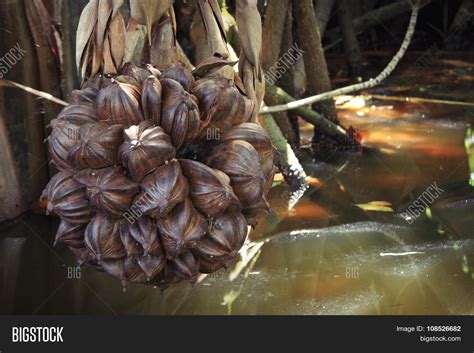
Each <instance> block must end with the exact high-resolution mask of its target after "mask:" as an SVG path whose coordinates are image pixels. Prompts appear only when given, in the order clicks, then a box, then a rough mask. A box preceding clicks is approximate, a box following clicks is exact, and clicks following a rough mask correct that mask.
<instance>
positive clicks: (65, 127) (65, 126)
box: [48, 121, 80, 170]
mask: <svg viewBox="0 0 474 353" xmlns="http://www.w3.org/2000/svg"><path fill="white" fill-rule="evenodd" d="M79 131H80V127H79V126H78V125H75V124H70V123H67V122H65V121H63V122H61V123H55V127H54V129H53V131H52V132H51V135H49V136H48V151H49V155H50V157H51V160H52V161H53V162H54V165H55V166H56V167H57V168H58V169H59V170H62V169H69V168H72V166H71V164H70V163H69V162H68V160H67V156H68V153H69V151H70V149H71V148H72V146H74V145H75V144H76V143H77V141H78V140H79V136H80V135H79Z"/></svg>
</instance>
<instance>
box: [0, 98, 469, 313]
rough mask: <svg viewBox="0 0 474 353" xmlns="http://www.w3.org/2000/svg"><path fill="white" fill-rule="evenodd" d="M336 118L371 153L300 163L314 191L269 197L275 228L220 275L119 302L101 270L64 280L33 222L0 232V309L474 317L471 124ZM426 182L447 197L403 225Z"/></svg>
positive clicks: (266, 228) (380, 109) (428, 108)
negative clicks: (293, 198) (291, 202)
mask: <svg viewBox="0 0 474 353" xmlns="http://www.w3.org/2000/svg"><path fill="white" fill-rule="evenodd" d="M471 108H472V107H471ZM339 117H340V119H341V121H342V122H343V124H344V125H346V126H349V125H353V126H354V127H357V128H358V129H359V130H360V132H361V134H362V136H363V141H364V145H365V146H367V147H368V149H367V150H366V151H364V152H363V153H350V154H346V155H334V156H331V158H330V160H329V161H328V162H327V163H323V162H315V161H313V160H311V158H306V160H304V158H303V160H304V164H305V169H306V171H307V173H308V174H309V175H311V176H312V177H313V178H312V179H311V180H310V184H311V186H310V187H309V188H308V189H307V190H306V192H305V193H304V195H303V196H302V197H301V198H300V199H299V200H298V202H297V203H296V205H295V206H294V208H293V209H292V210H290V211H288V207H287V206H288V200H287V199H285V198H284V197H282V195H285V193H284V191H286V189H285V187H284V186H281V185H280V186H276V187H274V188H273V189H272V192H271V195H270V197H269V198H270V201H271V204H272V205H273V207H274V208H275V210H276V211H275V214H282V215H283V220H282V221H281V222H279V223H278V222H275V218H272V217H269V216H267V217H266V218H265V219H262V220H261V222H260V224H259V226H258V227H257V229H256V230H254V231H253V233H252V234H251V239H252V240H251V242H250V243H249V244H247V246H245V248H244V249H243V251H242V254H241V259H240V261H239V263H237V264H236V265H235V266H234V267H232V268H231V269H229V271H228V272H219V273H217V274H213V275H211V276H208V277H203V278H200V280H199V282H198V283H197V284H196V286H195V287H194V288H191V286H190V285H189V284H182V285H178V286H176V287H173V288H170V289H168V290H167V291H165V293H164V294H160V291H159V290H158V289H155V288H153V287H147V286H133V285H132V286H130V287H129V288H128V289H127V291H126V292H125V293H123V292H122V288H121V285H120V283H119V282H118V281H116V280H114V279H112V278H110V277H109V276H107V275H106V274H104V273H99V272H96V271H94V270H92V269H89V268H84V269H82V271H81V272H76V271H73V270H74V269H75V267H74V266H75V261H74V258H73V256H72V255H71V254H70V253H69V251H68V250H67V249H65V248H64V247H62V246H58V247H57V248H54V249H53V248H52V241H53V234H54V232H55V229H56V226H57V224H56V221H55V220H54V219H51V218H46V217H43V216H39V215H32V214H29V215H24V216H23V217H21V218H20V219H17V220H15V221H13V222H9V223H7V224H3V225H0V227H1V228H0V234H1V235H0V266H1V267H0V275H1V277H0V288H1V294H0V312H1V313H23V314H31V313H34V314H65V313H68V314H229V313H230V314H474V217H473V212H474V191H473V188H472V187H471V186H469V179H470V169H469V154H468V151H472V150H473V149H474V147H472V146H471V147H469V143H471V144H472V143H473V141H472V136H470V135H469V132H468V125H469V123H471V121H470V119H472V113H470V112H469V111H466V109H464V108H462V107H457V106H456V107H455V106H450V107H446V106H445V105H438V104H414V103H404V102H387V101H365V102H364V101H361V99H359V100H358V99H352V100H351V101H349V102H347V103H346V104H345V105H341V106H340V110H339ZM303 132H304V133H306V136H309V133H310V131H308V129H307V127H305V129H304V131H303ZM303 135H305V134H303ZM303 137H304V136H303ZM471 159H472V156H471ZM471 163H472V162H471ZM433 183H436V185H437V186H438V187H439V188H440V189H442V190H443V192H442V193H441V195H439V197H437V198H436V200H434V202H433V203H432V204H430V207H429V210H427V211H425V212H424V213H423V214H422V215H421V216H420V217H418V218H416V219H413V222H412V223H411V224H409V223H408V222H407V221H406V220H405V219H404V218H403V217H402V216H401V214H402V213H403V212H405V211H406V209H407V207H409V206H410V204H411V203H412V202H413V200H415V199H416V198H417V197H418V196H419V195H420V194H422V193H423V192H424V191H425V190H426V189H427V187H429V186H430V185H432V184H433ZM275 217H276V216H275ZM262 237H264V238H263V239H265V240H264V241H263V240H260V239H262ZM71 271H72V272H71ZM79 275H80V278H77V277H79Z"/></svg>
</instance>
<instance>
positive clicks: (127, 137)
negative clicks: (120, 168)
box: [119, 122, 175, 182]
mask: <svg viewBox="0 0 474 353" xmlns="http://www.w3.org/2000/svg"><path fill="white" fill-rule="evenodd" d="M150 125H151V123H150V122H141V123H140V125H132V126H130V127H129V128H128V129H125V130H124V143H123V144H122V145H121V146H120V149H119V160H120V161H121V162H122V164H123V165H124V166H125V167H126V168H127V169H128V170H129V172H130V175H131V176H132V178H133V179H134V180H135V181H138V182H139V181H141V180H142V179H143V177H144V176H145V175H147V174H149V173H151V172H152V171H154V170H155V169H156V168H158V167H159V166H161V165H163V164H164V163H165V162H166V161H169V160H171V159H173V158H174V157H175V149H174V147H173V145H172V144H171V140H170V138H169V136H168V135H167V134H165V133H164V131H163V129H162V128H161V127H159V126H150Z"/></svg>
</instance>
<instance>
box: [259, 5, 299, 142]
mask: <svg viewBox="0 0 474 353" xmlns="http://www.w3.org/2000/svg"><path fill="white" fill-rule="evenodd" d="M288 2H289V0H274V1H271V2H269V3H268V6H267V9H266V11H265V18H264V21H263V32H262V61H261V62H262V68H263V70H264V72H266V71H268V70H269V69H270V68H272V66H274V65H275V63H276V62H277V60H278V58H279V57H281V53H284V51H283V48H282V45H281V44H282V36H283V30H284V27H285V18H286V15H287V10H288ZM280 48H281V49H282V50H280ZM290 69H291V68H288V69H286V71H289V70H290ZM265 102H266V103H267V104H268V105H273V104H276V101H275V100H274V99H273V97H272V96H271V95H265ZM273 118H274V119H275V122H276V123H277V125H278V127H279V128H280V130H281V132H282V133H283V136H284V137H285V138H286V140H287V141H288V142H289V143H290V145H291V146H292V147H297V142H296V134H295V132H294V130H293V126H292V125H291V123H290V121H289V119H288V114H287V113H286V112H281V113H276V114H274V115H273Z"/></svg>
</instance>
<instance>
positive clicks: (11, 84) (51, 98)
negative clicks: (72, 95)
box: [0, 79, 69, 106]
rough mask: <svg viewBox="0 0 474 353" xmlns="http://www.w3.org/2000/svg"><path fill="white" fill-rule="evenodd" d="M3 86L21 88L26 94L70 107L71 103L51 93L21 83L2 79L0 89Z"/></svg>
mask: <svg viewBox="0 0 474 353" xmlns="http://www.w3.org/2000/svg"><path fill="white" fill-rule="evenodd" d="M1 86H4V87H15V88H19V89H21V90H23V91H25V92H28V93H31V94H34V95H35V96H38V97H41V98H44V99H47V100H49V101H51V102H54V103H57V104H61V105H64V106H68V105H69V103H68V102H65V101H63V100H61V99H59V98H56V97H54V96H53V95H52V94H50V93H46V92H43V91H38V90H37V89H34V88H31V87H28V86H24V85H22V84H20V83H16V82H13V81H10V80H5V79H0V87H1Z"/></svg>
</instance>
